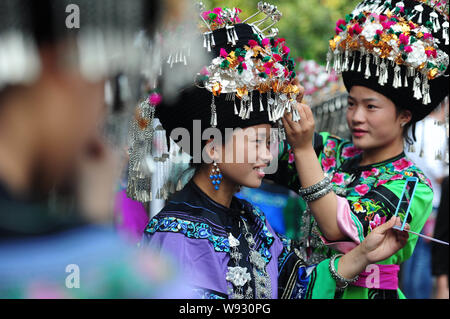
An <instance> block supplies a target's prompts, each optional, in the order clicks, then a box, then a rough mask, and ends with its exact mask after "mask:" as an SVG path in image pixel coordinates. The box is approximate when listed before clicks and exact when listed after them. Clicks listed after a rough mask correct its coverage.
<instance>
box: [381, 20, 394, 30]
mask: <svg viewBox="0 0 450 319" xmlns="http://www.w3.org/2000/svg"><path fill="white" fill-rule="evenodd" d="M394 24H395V22H394V21H387V22H383V23H381V25H382V26H383V29H389V28H390V27H392V26H393V25H394Z"/></svg>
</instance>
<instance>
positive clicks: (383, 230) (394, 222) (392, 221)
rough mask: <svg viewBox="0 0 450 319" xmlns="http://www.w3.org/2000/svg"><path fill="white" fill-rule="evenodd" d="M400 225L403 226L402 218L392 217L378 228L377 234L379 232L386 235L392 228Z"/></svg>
mask: <svg viewBox="0 0 450 319" xmlns="http://www.w3.org/2000/svg"><path fill="white" fill-rule="evenodd" d="M397 224H398V225H400V226H401V221H400V218H398V217H392V218H391V219H389V221H388V222H386V223H384V224H382V225H380V226H378V227H377V228H376V230H377V232H379V233H380V234H384V233H386V232H387V231H388V230H389V229H391V228H392V227H394V226H396V225H397Z"/></svg>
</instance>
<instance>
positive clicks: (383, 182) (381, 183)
mask: <svg viewBox="0 0 450 319" xmlns="http://www.w3.org/2000/svg"><path fill="white" fill-rule="evenodd" d="M387 182H389V180H387V179H380V180H379V181H378V182H377V184H376V185H375V187H378V186H380V185H383V184H386V183H387Z"/></svg>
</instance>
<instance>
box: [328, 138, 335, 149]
mask: <svg viewBox="0 0 450 319" xmlns="http://www.w3.org/2000/svg"><path fill="white" fill-rule="evenodd" d="M326 147H329V148H335V147H336V142H335V141H332V140H329V141H328V142H327V146H326Z"/></svg>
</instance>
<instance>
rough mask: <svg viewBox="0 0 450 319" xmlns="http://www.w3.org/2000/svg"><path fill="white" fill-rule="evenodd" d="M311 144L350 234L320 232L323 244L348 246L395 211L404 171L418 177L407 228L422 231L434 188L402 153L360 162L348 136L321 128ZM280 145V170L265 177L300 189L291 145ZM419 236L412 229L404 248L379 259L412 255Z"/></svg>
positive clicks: (392, 261) (397, 261) (326, 253)
mask: <svg viewBox="0 0 450 319" xmlns="http://www.w3.org/2000/svg"><path fill="white" fill-rule="evenodd" d="M314 148H315V150H316V153H317V155H318V159H319V162H320V164H321V166H322V169H323V170H324V172H325V173H326V174H328V175H329V176H332V184H333V188H334V191H335V193H336V194H337V195H338V196H337V198H338V212H337V215H338V225H339V227H340V229H341V231H342V232H343V233H344V234H346V235H347V237H348V241H346V242H339V243H330V242H328V241H327V240H326V239H325V238H323V237H322V239H323V241H324V243H325V244H326V245H328V246H329V247H331V248H334V249H337V250H340V251H343V252H346V251H348V250H349V249H351V248H353V247H354V246H355V245H357V244H359V243H360V242H361V241H362V240H364V238H365V237H366V236H367V235H368V234H369V233H370V232H371V231H372V230H373V229H374V228H375V227H377V226H379V225H381V224H383V223H385V222H386V221H387V220H389V219H390V218H391V216H393V215H394V213H395V210H396V207H397V204H398V202H399V198H400V197H401V194H402V191H403V188H404V185H405V182H406V179H407V178H408V177H417V178H418V179H419V182H418V184H417V186H416V191H415V195H414V198H413V201H412V203H411V207H410V214H409V216H408V219H407V221H408V223H409V224H410V226H411V230H413V231H415V232H420V231H421V229H422V227H423V226H424V224H425V222H426V220H427V218H428V216H429V215H430V213H431V209H432V199H433V191H432V187H431V182H430V181H429V180H428V178H426V176H425V175H424V174H423V172H422V171H421V170H420V169H419V168H418V167H416V166H415V165H414V163H413V162H411V161H410V160H409V159H408V158H407V157H406V155H405V154H404V153H401V154H399V155H398V156H396V157H394V158H391V159H388V160H386V161H383V162H380V163H375V164H372V165H367V166H359V162H360V161H361V153H362V151H361V150H359V149H357V148H356V147H355V146H354V145H353V144H352V143H351V142H350V141H348V140H343V139H341V138H339V137H337V136H333V135H331V134H329V133H325V132H324V133H320V134H315V138H314ZM279 151H280V152H279V158H278V170H277V172H276V173H275V174H273V175H268V176H266V178H268V179H271V180H273V181H274V182H276V183H278V184H281V185H284V186H286V187H288V188H290V189H292V190H293V191H295V192H298V190H299V188H300V180H299V177H298V174H297V170H296V168H295V162H294V155H293V153H292V151H291V148H290V146H289V145H288V144H287V143H280V148H279ZM400 216H401V215H400ZM318 232H319V234H320V231H318ZM417 239H418V237H417V236H412V235H411V236H410V238H409V240H408V243H407V244H406V246H405V247H404V248H403V249H401V250H400V251H398V252H397V253H396V254H395V255H393V256H391V257H390V258H388V259H386V260H384V261H381V262H379V263H378V264H383V265H395V264H396V265H399V264H401V263H402V262H403V261H405V260H406V259H408V258H409V257H410V256H411V255H412V253H413V250H414V247H415V245H416V242H417ZM318 249H322V248H318ZM321 253H322V255H323V256H322V259H323V258H326V257H329V256H330V254H332V253H333V251H331V250H325V251H323V249H322V250H321Z"/></svg>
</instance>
